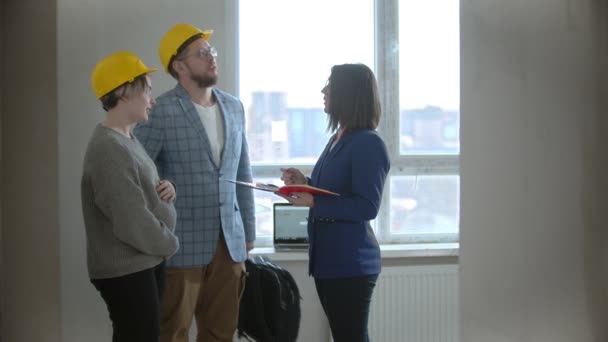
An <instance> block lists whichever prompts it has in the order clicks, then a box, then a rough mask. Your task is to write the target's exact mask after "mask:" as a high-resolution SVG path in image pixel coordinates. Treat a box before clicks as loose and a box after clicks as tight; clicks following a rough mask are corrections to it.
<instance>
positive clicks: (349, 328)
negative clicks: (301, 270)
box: [315, 274, 378, 342]
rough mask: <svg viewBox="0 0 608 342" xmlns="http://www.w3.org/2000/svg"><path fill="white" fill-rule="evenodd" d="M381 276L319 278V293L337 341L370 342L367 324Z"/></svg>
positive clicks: (332, 333) (316, 282)
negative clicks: (377, 282) (375, 289)
mask: <svg viewBox="0 0 608 342" xmlns="http://www.w3.org/2000/svg"><path fill="white" fill-rule="evenodd" d="M377 279H378V275H377V274H376V275H370V276H363V277H354V278H340V279H316V278H315V285H316V287H317V294H318V295H319V299H320V300H321V305H322V306H323V310H324V311H325V314H326V315H327V319H328V321H329V327H330V329H331V335H332V336H333V338H334V341H335V342H367V341H369V336H368V334H367V321H368V317H369V307H370V303H371V301H372V293H373V292H374V287H375V286H376V280H377Z"/></svg>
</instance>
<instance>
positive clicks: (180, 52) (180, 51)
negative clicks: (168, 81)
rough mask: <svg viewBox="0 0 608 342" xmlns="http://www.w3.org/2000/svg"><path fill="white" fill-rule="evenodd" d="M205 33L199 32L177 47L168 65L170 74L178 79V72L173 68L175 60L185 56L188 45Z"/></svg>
mask: <svg viewBox="0 0 608 342" xmlns="http://www.w3.org/2000/svg"><path fill="white" fill-rule="evenodd" d="M202 37H203V34H202V33H197V34H195V35H194V36H192V37H190V38H188V39H186V40H185V41H184V42H183V43H182V45H180V46H179V47H178V48H177V52H176V53H175V56H173V57H171V59H170V60H169V66H168V67H167V70H169V75H171V76H172V77H173V78H175V79H176V80H177V77H178V75H177V72H176V71H175V69H173V61H174V60H176V59H180V58H182V57H183V55H184V53H185V52H184V51H186V48H187V47H188V45H190V43H192V42H193V41H195V40H197V39H199V38H202Z"/></svg>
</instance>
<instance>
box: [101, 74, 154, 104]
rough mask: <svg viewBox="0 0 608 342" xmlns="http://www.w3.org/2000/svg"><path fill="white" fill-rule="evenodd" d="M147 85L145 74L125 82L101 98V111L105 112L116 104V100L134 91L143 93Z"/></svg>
mask: <svg viewBox="0 0 608 342" xmlns="http://www.w3.org/2000/svg"><path fill="white" fill-rule="evenodd" d="M147 85H148V82H147V81H146V74H143V75H140V76H137V77H136V78H135V79H134V80H133V82H127V83H125V84H123V85H121V86H119V87H118V88H116V89H114V90H112V91H111V92H109V93H107V94H106V95H104V96H102V97H101V98H100V99H99V100H100V101H101V105H102V106H103V109H104V110H105V111H106V112H107V111H108V110H110V109H112V108H114V107H115V106H116V105H117V104H118V100H120V98H121V97H129V96H131V95H133V93H134V92H136V91H144V90H145V89H146V86H147Z"/></svg>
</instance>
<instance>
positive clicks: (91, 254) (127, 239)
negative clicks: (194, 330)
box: [81, 51, 179, 342]
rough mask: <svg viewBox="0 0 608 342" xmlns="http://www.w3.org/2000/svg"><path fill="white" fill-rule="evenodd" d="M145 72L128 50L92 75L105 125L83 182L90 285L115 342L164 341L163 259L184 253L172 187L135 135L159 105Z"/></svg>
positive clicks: (92, 147)
mask: <svg viewBox="0 0 608 342" xmlns="http://www.w3.org/2000/svg"><path fill="white" fill-rule="evenodd" d="M154 71H156V69H151V68H148V67H147V66H146V65H145V64H144V63H143V62H142V61H141V59H139V57H137V56H136V55H135V54H133V53H131V52H124V51H121V52H116V53H113V54H111V55H109V56H107V57H105V58H103V59H102V60H101V61H99V63H97V65H96V66H95V68H94V69H93V73H92V75H91V83H92V87H93V91H94V93H95V96H96V97H97V99H99V100H100V101H101V103H102V106H103V108H104V110H105V111H106V112H107V113H106V118H105V120H104V121H103V122H102V123H100V124H98V125H97V127H95V130H94V132H93V135H92V137H91V139H90V141H89V144H88V146H87V151H86V155H85V158H84V165H83V174H82V179H81V199H82V211H83V216H84V221H85V229H86V235H87V265H88V272H89V277H90V279H91V282H92V283H93V285H94V286H95V288H96V289H97V290H98V291H99V293H100V295H101V297H102V298H103V300H104V301H105V303H106V305H107V308H108V311H109V314H110V319H111V321H112V327H113V330H114V331H113V341H130V342H138V341H141V342H150V341H157V340H158V337H159V306H160V298H161V295H162V291H163V289H164V286H165V259H166V258H168V257H170V256H171V255H173V254H174V253H175V252H176V251H177V249H178V248H179V243H178V239H177V237H176V236H175V235H174V234H173V231H174V229H175V222H176V213H175V208H174V206H173V201H174V200H175V188H174V186H173V184H172V183H171V182H169V181H166V180H160V179H159V176H158V173H157V170H156V166H155V165H154V162H153V161H152V160H151V159H150V157H148V154H147V153H146V151H145V149H144V148H143V147H142V145H141V144H140V143H139V141H138V140H137V139H136V138H135V136H133V135H132V134H131V129H132V127H133V126H134V125H135V124H136V123H138V122H143V121H146V120H147V119H148V113H149V111H150V109H151V108H152V106H153V105H154V99H153V98H152V94H151V81H150V77H149V76H148V74H150V73H152V72H154Z"/></svg>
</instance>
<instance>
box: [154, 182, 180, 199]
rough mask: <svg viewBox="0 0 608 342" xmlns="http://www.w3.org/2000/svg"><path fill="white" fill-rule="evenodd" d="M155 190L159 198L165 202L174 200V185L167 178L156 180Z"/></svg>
mask: <svg viewBox="0 0 608 342" xmlns="http://www.w3.org/2000/svg"><path fill="white" fill-rule="evenodd" d="M156 192H157V193H158V196H159V197H160V199H161V200H163V201H165V202H172V201H174V200H175V187H174V186H173V183H171V182H169V181H168V180H161V181H160V182H158V186H157V187H156Z"/></svg>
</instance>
